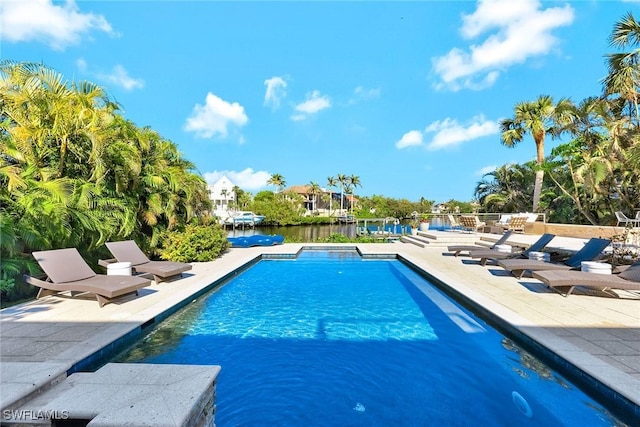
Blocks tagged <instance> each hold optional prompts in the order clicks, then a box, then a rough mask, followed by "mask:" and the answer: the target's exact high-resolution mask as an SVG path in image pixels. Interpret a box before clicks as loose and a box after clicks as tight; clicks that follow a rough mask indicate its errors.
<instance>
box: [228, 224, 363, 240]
mask: <svg viewBox="0 0 640 427" xmlns="http://www.w3.org/2000/svg"><path fill="white" fill-rule="evenodd" d="M333 233H340V234H344V235H345V236H348V237H355V236H356V225H355V224H332V225H291V226H287V227H267V226H265V227H246V228H243V227H242V226H240V227H236V228H235V229H231V228H229V229H227V237H239V236H252V235H254V234H267V235H271V234H280V235H282V236H284V238H285V241H287V240H288V241H290V242H314V241H317V240H321V239H326V238H327V237H329V236H330V235H331V234H333Z"/></svg>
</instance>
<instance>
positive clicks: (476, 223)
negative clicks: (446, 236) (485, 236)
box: [460, 215, 486, 232]
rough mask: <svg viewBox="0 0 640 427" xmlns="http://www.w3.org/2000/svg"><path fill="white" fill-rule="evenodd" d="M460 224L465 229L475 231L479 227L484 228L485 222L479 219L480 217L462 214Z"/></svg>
mask: <svg viewBox="0 0 640 427" xmlns="http://www.w3.org/2000/svg"><path fill="white" fill-rule="evenodd" d="M460 225H461V226H462V229H463V230H465V231H472V232H475V231H478V230H479V229H481V228H484V226H485V225H486V224H485V223H484V222H482V221H480V218H478V217H477V216H475V215H462V216H460Z"/></svg>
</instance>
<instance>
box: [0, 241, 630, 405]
mask: <svg viewBox="0 0 640 427" xmlns="http://www.w3.org/2000/svg"><path fill="white" fill-rule="evenodd" d="M411 246H413V245H407V244H401V243H396V244H364V245H363V244H357V245H353V244H344V245H342V244H338V245H323V244H286V245H281V246H278V247H272V248H264V247H263V248H257V249H253V248H249V249H237V250H234V251H236V252H235V255H233V256H231V257H230V256H228V254H225V255H224V256H223V257H222V258H221V259H219V260H216V261H214V262H212V263H203V264H204V265H205V266H206V267H207V268H204V270H203V271H202V272H201V273H198V274H199V275H200V276H199V277H197V278H196V279H197V280H195V282H196V283H195V284H190V285H189V291H188V292H185V293H184V294H181V297H180V298H177V300H178V302H175V301H173V302H172V303H171V304H168V303H167V302H166V301H164V302H163V303H162V304H156V305H154V306H152V307H147V308H146V309H144V310H141V311H140V312H137V313H131V314H132V315H131V316H130V317H129V318H128V319H127V320H128V322H127V323H126V324H125V325H124V326H123V325H119V326H120V327H119V328H116V327H115V326H114V327H113V328H110V329H109V330H108V331H107V332H108V333H106V334H102V335H101V336H100V337H92V339H89V340H86V341H85V342H84V343H86V344H89V346H87V345H85V347H84V348H82V351H81V352H77V353H76V355H75V356H77V357H76V358H75V360H74V361H73V363H71V362H68V363H63V362H62V360H70V359H69V358H73V355H71V354H68V355H67V356H68V358H67V359H65V358H62V357H58V358H52V360H51V361H46V362H48V365H47V364H45V362H42V363H40V364H39V366H41V367H45V366H46V367H47V368H46V369H43V370H42V374H41V375H40V378H39V379H36V380H34V381H30V382H31V384H30V385H29V387H27V390H26V391H25V390H24V389H23V390H17V389H11V387H9V388H10V389H11V390H12V393H13V394H14V396H11V399H13V400H11V399H9V401H8V400H7V399H5V398H4V397H3V398H2V408H3V409H4V408H6V407H9V406H10V405H12V404H13V405H15V404H16V402H19V401H20V399H23V400H24V399H25V398H28V395H29V394H30V393H31V394H32V393H34V392H37V387H39V386H47V384H48V382H50V380H51V378H52V377H56V378H57V377H59V376H60V375H69V373H71V372H74V371H75V370H78V368H79V367H81V364H82V363H86V360H87V358H89V357H96V352H99V351H104V350H105V348H106V347H108V346H109V345H112V344H114V343H115V342H117V341H118V340H122V339H128V338H130V337H131V335H128V334H138V333H140V331H142V330H143V329H145V328H146V327H148V326H151V325H152V324H155V323H157V322H159V321H161V320H163V319H164V318H166V317H167V316H169V315H170V314H171V313H173V312H175V311H176V310H178V309H179V308H180V307H181V306H184V305H185V304H188V303H189V301H192V300H193V299H195V298H197V297H198V296H200V295H202V294H203V293H205V292H208V291H209V290H210V289H211V288H212V287H213V286H216V285H215V284H219V283H221V282H223V281H224V280H226V279H227V278H229V277H231V276H233V275H234V274H238V273H239V271H241V269H244V268H248V266H250V265H251V264H252V263H255V262H256V261H257V260H259V259H261V258H263V257H266V258H268V257H271V256H274V255H278V256H283V255H284V256H290V257H292V256H295V254H296V253H299V251H300V250H302V249H303V248H305V247H320V248H325V249H326V248H336V249H338V248H340V249H343V248H345V247H354V248H356V249H357V250H358V252H359V253H360V254H361V255H363V256H364V257H374V258H375V257H399V258H402V259H405V260H407V261H409V262H411V263H412V264H413V265H415V266H416V267H417V268H418V269H420V270H423V271H428V270H429V263H428V262H427V261H426V260H425V259H424V258H423V254H424V252H423V251H424V250H425V249H422V248H417V247H411ZM231 258H233V259H232V260H231ZM230 260H231V261H232V262H226V261H230ZM458 268H466V267H458ZM198 271H200V270H198ZM428 273H429V274H430V275H432V276H433V277H434V278H435V279H436V280H438V281H441V282H444V283H446V284H447V285H448V286H450V287H451V289H453V290H455V291H456V292H459V293H461V294H462V295H465V298H470V299H472V300H473V301H475V302H476V303H480V304H481V306H482V307H483V309H486V310H487V311H488V312H490V313H493V315H495V316H498V317H499V318H501V319H502V320H503V321H505V322H507V323H508V324H510V325H512V326H513V327H514V328H516V329H518V330H519V331H521V332H522V333H523V334H524V335H525V336H528V337H530V338H531V339H532V340H534V341H536V342H543V343H544V345H545V347H547V348H549V349H550V350H552V351H553V352H554V353H557V354H558V355H559V356H560V357H562V359H563V360H567V361H568V362H569V363H571V364H572V365H575V366H577V367H579V369H580V370H581V371H583V372H585V373H586V374H587V375H589V376H590V377H593V378H596V379H597V380H598V381H600V382H601V383H602V384H605V385H606V386H607V387H608V388H609V389H611V390H613V391H615V392H616V393H619V394H620V395H621V396H623V397H624V398H625V399H629V400H630V401H631V402H633V404H634V405H636V406H635V408H636V409H635V414H636V415H638V414H639V413H638V405H639V401H640V381H639V380H637V379H635V378H633V377H632V376H630V375H628V374H626V373H625V372H623V371H621V370H620V369H618V368H616V367H614V366H612V365H610V364H607V363H606V362H604V361H603V360H601V359H598V358H597V357H594V356H593V355H591V354H589V353H588V352H587V351H585V350H583V349H580V348H578V347H576V346H575V345H573V344H571V343H570V342H568V341H567V340H565V339H563V338H562V337H559V336H557V335H556V334H554V333H552V332H549V331H547V330H546V329H545V327H544V326H540V325H536V324H535V323H533V322H530V321H528V320H526V319H524V318H523V317H522V316H519V315H518V314H517V313H515V312H514V311H512V310H510V309H507V308H506V307H504V306H503V305H501V304H498V303H496V302H494V301H493V300H491V299H490V298H487V297H485V296H484V295H481V294H479V293H477V292H475V291H474V290H473V289H471V288H470V287H469V286H467V285H465V284H464V283H462V282H460V281H459V280H457V279H456V278H454V277H452V276H450V275H448V274H447V273H446V272H444V271H437V272H436V273H435V274H434V272H433V271H429V272H428ZM207 277H208V278H211V280H208V279H206V278H207ZM191 279H193V278H191ZM205 279H206V280H205ZM182 280H186V279H182ZM178 282H180V281H178ZM205 282H208V283H205ZM158 289H161V287H159V288H158ZM174 296H175V295H174ZM49 301H51V300H50V299H45V301H44V302H43V304H47V302H49ZM49 303H50V302H49ZM64 303H72V301H64ZM81 303H84V304H83V306H84V305H86V304H89V302H88V301H81ZM134 303H135V302H134V301H128V302H126V303H124V304H122V307H124V308H125V309H126V308H127V307H129V304H134ZM25 304H27V305H28V304H29V303H25ZM41 304H42V303H41ZM105 307H109V305H107V306H105ZM118 308H120V307H118ZM10 309H11V308H10ZM91 309H93V306H91V308H90V310H91ZM7 310H9V309H5V310H2V311H0V315H3V317H4V315H5V314H6V313H7ZM125 311H126V310H125ZM114 312H117V310H116V309H114ZM2 320H3V325H6V324H5V323H4V322H10V320H6V319H2ZM116 329H117V330H116ZM3 330H4V328H3V329H0V335H1V334H2V332H3ZM105 341H107V342H106V343H105ZM100 342H101V344H100ZM91 347H93V348H94V350H93V351H91V350H90V348H91ZM3 359H4V358H3ZM33 363H36V362H33ZM0 366H2V367H3V368H5V369H2V371H0V380H1V381H2V385H3V389H5V390H6V388H5V386H7V385H8V386H12V385H15V384H12V383H11V382H10V381H5V380H7V379H8V378H7V376H6V371H7V368H10V367H11V366H15V365H13V362H9V363H8V362H6V361H3V362H2V363H0ZM36 384H37V385H36ZM20 393H22V396H18V398H15V397H16V396H15V395H17V394H20ZM5 394H6V393H5V392H4V391H3V395H5ZM5 397H6V396H5ZM7 402H8V403H7Z"/></svg>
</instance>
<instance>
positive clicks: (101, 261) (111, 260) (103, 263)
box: [98, 258, 118, 268]
mask: <svg viewBox="0 0 640 427" xmlns="http://www.w3.org/2000/svg"><path fill="white" fill-rule="evenodd" d="M117 261H118V260H117V259H115V258H109V259H99V260H98V265H100V266H102V267H105V268H106V267H107V266H108V265H109V264H113V263H114V262H117Z"/></svg>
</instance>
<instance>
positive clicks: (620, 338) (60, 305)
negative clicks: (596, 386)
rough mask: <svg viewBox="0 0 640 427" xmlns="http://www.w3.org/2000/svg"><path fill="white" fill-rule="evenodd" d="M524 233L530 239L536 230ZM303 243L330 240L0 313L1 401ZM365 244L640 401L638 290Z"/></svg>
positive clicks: (573, 242) (559, 244) (241, 253)
mask: <svg viewBox="0 0 640 427" xmlns="http://www.w3.org/2000/svg"><path fill="white" fill-rule="evenodd" d="M518 238H521V239H522V241H523V243H531V242H532V241H535V240H536V238H537V236H525V235H523V236H518ZM583 242H584V239H568V238H564V239H563V238H556V239H554V242H552V243H553V244H550V245H549V247H551V248H554V247H555V248H557V249H562V250H576V249H578V248H579V247H580V246H581V245H582V243H583ZM554 245H555V246H554ZM303 246H323V245H318V244H312V245H311V244H310V245H303V244H285V245H280V246H274V247H267V248H246V249H232V250H230V251H229V252H228V253H227V254H225V255H224V256H223V257H221V258H220V259H218V260H216V261H213V262H209V263H195V264H194V266H193V270H191V271H190V272H189V273H188V274H185V276H184V277H183V278H181V279H179V280H175V281H173V282H164V283H160V284H155V283H154V284H153V285H152V286H150V287H148V288H145V289H144V290H142V291H141V292H140V295H139V296H137V297H136V296H130V297H123V298H121V299H119V300H117V301H116V303H112V304H107V305H105V306H104V307H102V308H99V307H98V304H97V303H96V301H95V299H94V298H92V297H86V298H83V297H82V296H80V297H75V298H71V297H59V296H51V297H46V298H44V299H41V300H38V301H31V302H28V303H24V304H21V305H18V306H14V307H10V308H7V309H4V310H2V311H0V382H1V384H0V408H2V409H5V408H17V407H21V406H23V405H25V403H26V402H28V401H29V400H30V399H32V398H34V397H37V396H38V394H39V392H40V391H41V390H42V389H43V388H45V389H46V388H47V387H49V386H50V385H51V384H56V383H58V382H59V381H61V380H62V379H64V378H65V377H66V376H67V373H68V372H69V371H70V370H71V369H73V368H74V367H75V366H77V364H78V363H79V362H81V361H83V360H86V359H87V358H92V357H95V356H96V355H99V354H100V352H101V350H102V349H103V348H105V346H107V345H109V344H110V343H112V342H114V341H117V340H119V339H121V338H122V337H123V336H125V335H127V334H129V333H136V332H137V331H139V329H140V328H141V325H143V324H145V323H147V322H149V321H153V320H154V319H155V318H156V317H158V316H160V317H163V313H165V312H166V311H167V310H170V309H171V308H172V307H173V306H175V305H176V304H178V303H180V302H188V301H191V300H193V298H194V295H196V294H197V293H198V292H199V291H201V290H202V289H204V288H206V287H207V286H208V285H209V284H211V283H212V282H214V281H216V280H218V279H220V278H223V277H225V276H227V275H229V274H233V272H234V271H235V270H236V269H238V268H240V267H241V266H243V265H244V264H246V263H247V262H249V261H251V260H254V259H256V258H259V257H260V255H261V254H263V253H271V254H276V253H277V254H294V253H296V252H298V251H299V250H300V248H301V247H303ZM324 246H326V245H324ZM330 246H337V245H330ZM347 246H353V245H347ZM358 248H359V249H360V251H361V252H362V253H364V254H371V255H373V254H397V255H399V256H401V257H403V258H405V259H407V260H409V261H411V262H412V263H414V264H415V265H417V266H418V267H419V268H422V269H423V270H425V271H427V272H429V273H430V274H432V275H433V276H434V277H435V278H437V279H439V280H440V281H442V282H444V283H446V284H447V285H449V286H450V287H451V288H452V289H454V290H455V291H456V292H459V293H460V294H462V295H464V296H465V297H467V298H469V299H470V300H473V301H475V302H476V303H478V304H480V305H481V306H482V307H484V308H485V309H486V310H487V311H489V312H491V313H494V314H495V315H497V316H499V317H501V318H502V319H504V320H505V321H507V322H509V323H510V324H511V325H513V326H514V327H516V328H517V329H518V330H520V331H522V332H523V333H525V334H526V335H528V336H529V337H531V338H532V339H533V340H535V341H537V342H540V343H542V344H544V345H545V346H546V347H548V348H549V349H551V350H552V351H554V352H555V353H556V354H559V355H560V356H561V357H563V358H564V359H566V360H568V361H569V362H570V363H572V364H574V365H576V366H578V367H579V368H580V369H582V370H583V371H584V372H586V373H587V374H589V375H591V376H593V377H595V378H597V379H599V380H600V381H601V382H602V383H604V384H606V385H607V386H609V387H610V388H612V389H613V390H615V391H616V392H618V393H619V394H620V395H622V396H624V397H626V398H627V399H629V400H630V401H632V402H634V403H635V404H636V405H640V295H639V294H638V293H632V292H624V291H620V292H619V294H620V297H621V298H612V297H610V296H607V295H604V294H600V293H597V292H579V291H577V292H576V293H575V294H572V295H571V296H569V297H568V298H565V297H563V296H561V295H559V294H558V293H556V292H553V291H551V290H548V289H547V288H546V287H545V286H543V285H542V284H541V283H540V282H539V281H537V280H535V279H531V278H523V279H521V280H518V279H516V278H515V277H512V276H507V275H506V274H505V272H504V271H503V270H502V269H501V268H500V267H497V266H486V267H482V266H480V265H479V264H478V262H477V261H476V260H471V259H469V258H468V257H453V256H451V255H449V254H447V253H446V247H445V248H443V247H442V246H433V247H426V248H421V247H418V246H415V245H412V244H407V243H393V244H382V243H381V244H364V245H358ZM223 369H224V367H223ZM638 417H639V419H640V413H638Z"/></svg>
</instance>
